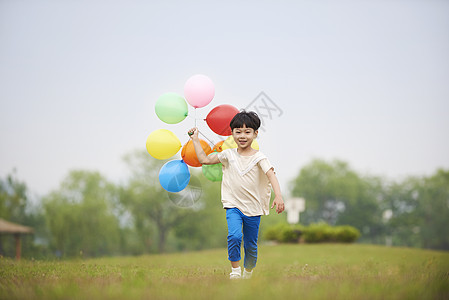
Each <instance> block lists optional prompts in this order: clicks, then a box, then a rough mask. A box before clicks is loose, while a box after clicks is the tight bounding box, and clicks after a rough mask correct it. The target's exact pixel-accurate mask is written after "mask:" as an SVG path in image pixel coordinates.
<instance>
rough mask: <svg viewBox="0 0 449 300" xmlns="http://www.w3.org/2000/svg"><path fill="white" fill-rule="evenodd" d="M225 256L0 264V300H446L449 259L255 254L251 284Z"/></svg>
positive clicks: (381, 251)
mask: <svg viewBox="0 0 449 300" xmlns="http://www.w3.org/2000/svg"><path fill="white" fill-rule="evenodd" d="M229 272H230V266H229V262H228V261H227V253H226V249H219V250H208V251H201V252H191V253H181V254H179V253H176V254H166V255H148V256H140V257H114V258H99V259H86V260H81V259H79V260H65V261H27V260H22V261H20V262H16V261H14V260H10V259H5V258H2V259H0V299H181V298H182V299H273V298H276V299H277V298H279V299H282V298H283V299H329V298H330V299H449V253H447V252H438V251H428V250H419V249H408V248H387V247H381V246H372V245H358V244H352V245H343V244H324V245H277V246H268V245H267V246H261V247H259V261H258V266H257V268H255V269H254V276H253V278H252V279H250V280H239V281H230V280H229V279H228V274H229Z"/></svg>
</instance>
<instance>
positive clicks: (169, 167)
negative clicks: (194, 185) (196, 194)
mask: <svg viewBox="0 0 449 300" xmlns="http://www.w3.org/2000/svg"><path fill="white" fill-rule="evenodd" d="M189 181H190V171H189V167H188V166H187V165H186V164H185V162H183V161H182V160H171V161H169V162H167V163H165V164H164V165H163V166H162V168H161V170H160V171H159V182H160V183H161V186H162V187H163V188H164V189H165V190H166V191H168V192H172V193H177V192H180V191H182V190H183V189H185V187H186V186H187V185H188V184H189Z"/></svg>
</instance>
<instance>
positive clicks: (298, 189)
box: [291, 159, 383, 239]
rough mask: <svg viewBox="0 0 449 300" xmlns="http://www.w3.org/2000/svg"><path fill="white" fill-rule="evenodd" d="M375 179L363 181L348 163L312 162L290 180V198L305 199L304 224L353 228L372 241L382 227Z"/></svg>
mask: <svg viewBox="0 0 449 300" xmlns="http://www.w3.org/2000/svg"><path fill="white" fill-rule="evenodd" d="M379 181H380V179H378V178H362V177H361V176H360V175H358V174H357V173H356V172H355V171H353V170H352V169H351V168H350V167H349V166H348V164H347V163H345V162H343V161H339V160H334V161H332V162H330V163H328V162H326V161H323V160H318V159H316V160H313V161H312V162H311V163H309V164H308V165H306V166H305V167H303V168H302V169H301V171H300V173H299V175H298V176H297V177H296V178H295V179H294V180H293V181H292V183H291V188H292V192H291V193H292V195H293V196H297V197H304V198H305V199H306V201H307V202H306V203H307V204H306V211H305V212H304V213H303V214H302V215H301V218H302V221H303V222H304V223H305V224H310V223H313V222H320V221H324V222H326V223H328V224H331V225H345V224H347V225H352V226H354V227H356V228H357V229H359V230H360V231H361V232H363V237H362V238H365V239H373V238H375V237H376V236H377V235H379V234H380V233H381V232H382V230H383V228H382V223H381V212H380V209H379V201H378V197H379V195H381V193H382V189H381V185H380V184H379Z"/></svg>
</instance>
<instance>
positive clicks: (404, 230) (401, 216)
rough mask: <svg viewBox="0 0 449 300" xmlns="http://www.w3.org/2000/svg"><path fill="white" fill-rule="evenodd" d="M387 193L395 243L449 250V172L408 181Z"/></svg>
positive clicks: (391, 232)
mask: <svg viewBox="0 0 449 300" xmlns="http://www.w3.org/2000/svg"><path fill="white" fill-rule="evenodd" d="M387 194H388V197H387V201H388V203H389V204H390V208H391V211H392V218H391V220H389V222H388V227H389V230H390V234H391V236H392V238H393V242H394V244H397V245H406V246H411V247H424V248H432V249H442V250H449V221H448V220H449V171H445V170H437V171H436V173H435V174H434V175H432V176H430V177H409V178H406V179H405V180H404V181H402V182H400V183H394V184H392V185H391V186H390V188H389V191H388V193H387Z"/></svg>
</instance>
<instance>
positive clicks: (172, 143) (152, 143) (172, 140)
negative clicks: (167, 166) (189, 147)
mask: <svg viewBox="0 0 449 300" xmlns="http://www.w3.org/2000/svg"><path fill="white" fill-rule="evenodd" d="M179 149H181V141H180V140H179V139H178V137H177V136H176V135H175V134H174V133H173V132H171V131H170V130H167V129H158V130H155V131H153V132H152V133H150V135H149V136H148V138H147V151H148V153H150V155H151V156H153V157H154V158H157V159H168V158H170V157H172V156H173V155H175V154H176V153H177V152H178V151H179Z"/></svg>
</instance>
